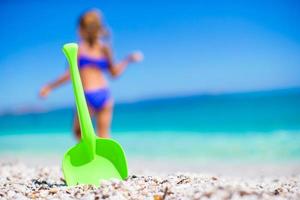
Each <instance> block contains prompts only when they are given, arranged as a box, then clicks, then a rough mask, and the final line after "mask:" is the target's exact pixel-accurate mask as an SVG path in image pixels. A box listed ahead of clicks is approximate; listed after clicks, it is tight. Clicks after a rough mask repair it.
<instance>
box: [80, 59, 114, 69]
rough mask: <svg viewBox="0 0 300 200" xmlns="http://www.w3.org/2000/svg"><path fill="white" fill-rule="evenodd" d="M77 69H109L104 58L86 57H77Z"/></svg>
mask: <svg viewBox="0 0 300 200" xmlns="http://www.w3.org/2000/svg"><path fill="white" fill-rule="evenodd" d="M78 67H79V69H83V68H84V67H96V68H98V69H100V70H107V69H108V67H109V63H108V60H107V59H106V58H99V59H97V58H89V57H87V56H79V58H78Z"/></svg>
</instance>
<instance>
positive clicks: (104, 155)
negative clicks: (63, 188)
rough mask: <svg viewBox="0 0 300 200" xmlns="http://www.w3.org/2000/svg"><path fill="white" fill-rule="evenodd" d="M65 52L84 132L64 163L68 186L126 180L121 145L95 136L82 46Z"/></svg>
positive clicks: (65, 49)
mask: <svg viewBox="0 0 300 200" xmlns="http://www.w3.org/2000/svg"><path fill="white" fill-rule="evenodd" d="M63 52H64V54H65V56H66V57H67V59H68V62H69V64H70V74H71V78H72V83H73V89H74V95H75V100H76V106H77V111H78V117H79V123H80V129H81V141H80V142H79V143H78V144H76V145H75V146H74V147H72V148H70V149H69V150H68V151H67V153H66V154H65V155H64V159H63V162H62V169H63V173H64V176H65V180H66V182H67V185H68V186H71V185H77V184H92V185H95V186H99V185H100V182H101V180H107V179H111V178H116V179H120V180H124V179H125V178H127V176H128V170H127V161H126V157H125V154H124V151H123V149H122V147H121V145H120V144H119V143H117V142H116V141H114V140H112V139H107V138H99V137H97V136H96V135H95V133H94V129H93V125H92V121H91V119H90V114H89V112H88V107H87V104H86V101H85V97H84V92H83V87H82V84H81V80H80V75H79V70H78V66H77V52H78V45H77V44H76V43H69V44H65V45H64V46H63Z"/></svg>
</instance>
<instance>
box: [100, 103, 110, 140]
mask: <svg viewBox="0 0 300 200" xmlns="http://www.w3.org/2000/svg"><path fill="white" fill-rule="evenodd" d="M112 112H113V102H112V101H109V102H108V103H107V104H106V105H105V106H104V107H103V108H102V109H101V111H99V112H98V113H97V114H96V118H97V119H96V121H97V132H98V136H99V137H103V138H108V137H109V131H110V124H111V119H112Z"/></svg>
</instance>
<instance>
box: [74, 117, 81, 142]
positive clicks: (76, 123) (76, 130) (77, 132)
mask: <svg viewBox="0 0 300 200" xmlns="http://www.w3.org/2000/svg"><path fill="white" fill-rule="evenodd" d="M73 132H74V135H75V137H76V139H77V140H80V138H81V131H80V125H79V121H78V115H77V113H75V115H74V124H73Z"/></svg>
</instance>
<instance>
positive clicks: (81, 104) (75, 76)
mask: <svg viewBox="0 0 300 200" xmlns="http://www.w3.org/2000/svg"><path fill="white" fill-rule="evenodd" d="M63 52H64V54H65V56H66V57H67V60H68V62H69V64H70V74H71V79H72V83H73V84H72V85H73V91H74V95H75V100H76V107H77V112H78V117H79V124H80V130H81V137H82V140H83V142H84V143H86V144H87V147H88V150H89V154H90V156H91V158H93V157H94V154H95V145H96V144H95V133H94V128H93V124H92V121H91V118H90V113H89V110H88V107H87V103H86V100H85V96H84V91H83V87H82V83H81V79H80V74H79V70H78V65H77V53H78V45H77V44H76V43H68V44H65V45H64V46H63Z"/></svg>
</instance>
